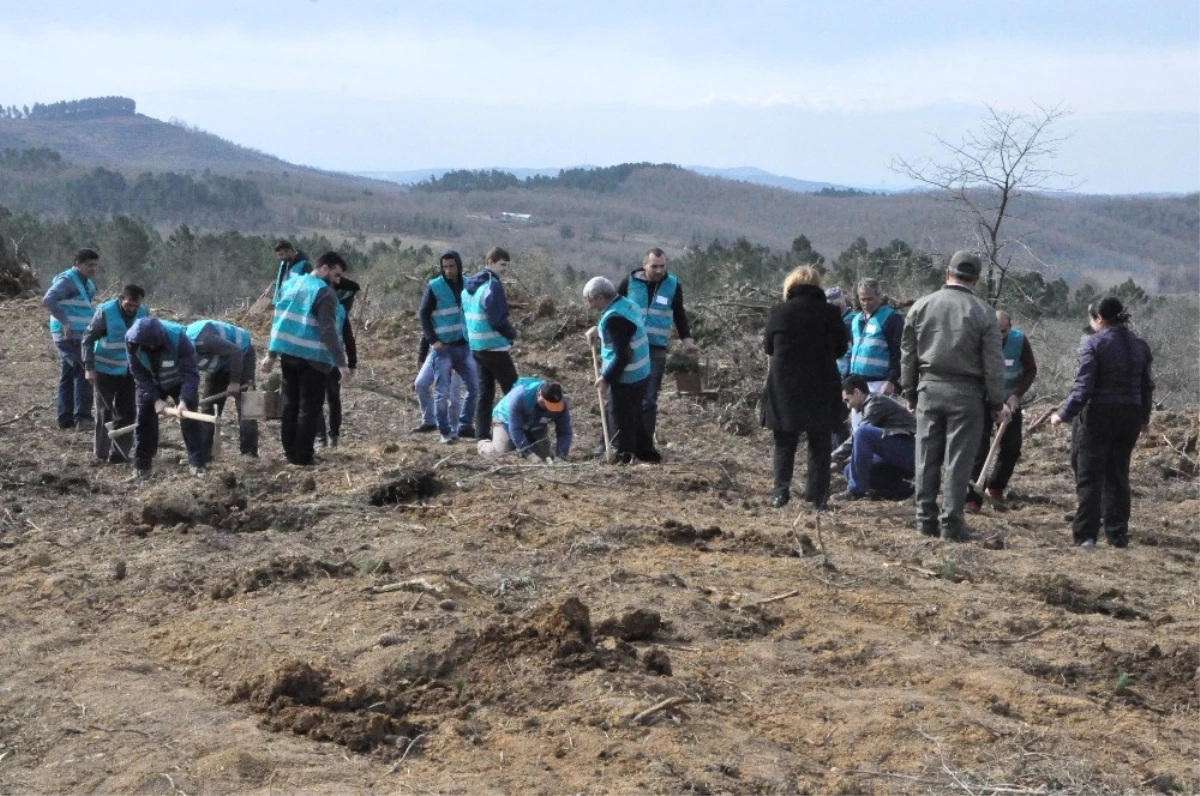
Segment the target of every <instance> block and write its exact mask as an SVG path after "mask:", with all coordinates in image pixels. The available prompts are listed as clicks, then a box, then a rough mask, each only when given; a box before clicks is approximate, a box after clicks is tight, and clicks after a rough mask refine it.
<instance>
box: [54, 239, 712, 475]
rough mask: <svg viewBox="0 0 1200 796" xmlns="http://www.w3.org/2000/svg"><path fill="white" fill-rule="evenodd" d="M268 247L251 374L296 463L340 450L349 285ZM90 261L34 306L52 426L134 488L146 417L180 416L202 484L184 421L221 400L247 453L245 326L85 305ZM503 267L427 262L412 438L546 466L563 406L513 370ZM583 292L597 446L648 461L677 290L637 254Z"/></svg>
mask: <svg viewBox="0 0 1200 796" xmlns="http://www.w3.org/2000/svg"><path fill="white" fill-rule="evenodd" d="M275 253H276V255H277V256H278V264H277V267H276V272H275V279H274V283H273V285H272V286H271V288H270V294H271V300H272V304H273V306H274V313H273V318H272V324H271V332H270V339H269V342H268V345H267V351H266V356H265V357H263V359H262V361H261V362H260V363H258V366H259V369H260V370H261V371H262V372H263V373H270V372H272V371H274V370H275V368H276V366H278V368H279V372H280V392H281V394H282V404H283V407H282V415H281V418H280V420H281V422H280V438H281V442H282V445H283V450H284V456H285V458H286V459H287V461H288V462H289V463H291V464H295V465H300V466H307V465H311V464H313V463H314V456H315V450H316V448H317V447H324V446H329V447H337V445H338V444H339V438H340V434H341V423H342V411H341V386H342V384H344V383H345V382H347V381H349V380H350V379H352V378H353V377H354V373H355V370H356V368H357V351H356V345H355V338H354V331H353V325H352V324H351V322H350V313H351V310H352V309H353V305H354V301H355V297H356V296H357V294H358V293H359V286H358V285H357V284H356V283H354V282H353V281H351V280H350V279H348V278H347V277H346V276H345V273H346V271H347V270H348V265H347V263H346V262H345V260H344V259H343V258H342V257H341V256H340V255H338V254H337V253H336V252H326V253H324V254H322V255H321V256H320V257H319V258H317V260H316V262H315V263H312V262H310V261H309V259H308V257H307V255H305V254H304V253H303V252H302V251H300V250H298V249H297V248H296V247H295V246H293V245H292V244H291V243H290V242H289V241H286V240H280V241H278V242H277V244H276V246H275ZM99 260H100V257H99V255H98V254H97V253H96V252H95V251H93V250H91V249H81V250H80V251H79V252H77V253H76V256H75V263H74V266H73V267H72V268H71V269H69V270H67V271H64V272H62V273H61V274H58V275H57V276H56V277H55V278H54V280H53V283H52V284H51V286H50V289H49V290H48V291H47V292H46V295H45V297H44V298H43V303H44V305H45V306H46V308H47V310H48V311H49V312H50V315H51V321H50V329H51V334H52V336H53V339H54V342H55V345H56V348H57V350H58V353H59V357H60V360H61V373H60V380H59V391H58V408H59V415H58V425H59V427H60V428H63V429H68V428H80V429H84V428H89V429H93V430H94V432H95V444H94V452H95V455H96V457H97V458H98V459H101V460H103V461H106V462H127V463H130V464H132V466H133V475H132V478H134V479H142V478H146V477H149V475H150V474H151V471H152V467H153V460H154V457H155V455H156V453H157V449H158V435H159V434H158V432H159V418H160V416H161V415H164V414H166V413H168V412H170V413H172V414H174V415H175V416H176V417H177V418H178V419H179V421H180V426H181V431H182V435H183V439H184V444H185V447H186V449H187V457H188V464H189V467H190V470H191V472H192V473H193V474H195V475H201V474H203V473H204V469H205V466H206V465H207V463H208V462H209V461H210V460H211V458H212V447H213V426H212V425H211V424H206V423H203V422H201V420H198V419H196V416H195V414H194V413H196V412H198V411H199V410H201V409H202V408H205V409H206V411H207V412H211V413H216V412H217V411H219V410H220V409H222V408H223V406H224V403H225V401H226V399H227V398H233V399H234V400H235V402H236V406H237V409H238V417H239V432H240V433H239V437H240V446H241V452H242V455H244V456H248V457H255V456H257V455H258V426H257V422H256V421H254V420H249V419H244V418H243V417H242V406H241V396H242V393H243V391H245V390H248V389H252V388H253V387H254V385H255V362H256V356H255V350H254V345H253V341H252V338H251V335H250V332H249V331H248V330H247V329H244V328H242V327H239V326H235V325H233V324H230V323H228V322H225V321H220V320H216V319H203V320H198V321H196V322H194V323H192V324H190V325H188V326H183V325H182V324H178V323H174V322H172V321H169V320H163V319H159V318H154V317H151V316H150V315H149V313H148V311H147V309H146V307H144V306H143V301H144V299H145V291H144V290H143V289H142V288H141V287H139V286H137V285H127V286H125V288H124V289H123V290H122V292H121V294H120V295H119V296H117V297H116V298H114V299H112V300H111V301H106V302H103V303H101V304H100V305H99V306H96V303H95V299H96V285H95V283H94V281H93V277H94V276H95V273H96V269H97V267H98V265H99ZM509 266H510V257H509V254H508V252H507V251H505V250H504V249H503V248H500V247H494V248H492V249H491V250H490V251H489V252H488V253H487V254H486V256H485V258H484V265H483V268H482V269H480V271H479V272H478V273H476V274H473V275H471V276H469V277H467V276H465V275H464V273H463V261H462V257H461V256H460V255H459V254H458V252H456V251H453V250H451V251H447V252H446V253H445V254H443V255H442V257H441V258H440V262H439V274H438V275H437V276H436V277H434V278H432V279H430V280H429V282H428V284H427V285H426V288H425V292H424V296H423V298H422V301H421V305H420V308H419V310H418V317H419V319H420V322H421V328H422V332H423V343H422V346H421V352H420V357H421V358H420V360H419V363H418V366H419V372H418V376H417V379H416V382H415V385H414V386H415V389H416V392H417V399H418V404H419V406H420V408H421V413H422V422H421V424H420V425H419V426H418V427H417V428H416V429H414V431H416V432H433V431H436V432H439V433H440V435H441V441H442V442H443V443H446V444H452V443H454V442H456V441H457V440H458V439H460V438H478V439H477V450H478V452H479V454H480V455H482V456H485V457H492V456H499V455H503V454H506V453H512V452H516V453H517V454H518V455H520V456H521V457H523V458H524V459H525V460H527V461H529V462H531V463H533V462H536V463H539V464H554V463H556V462H559V461H562V460H564V459H565V458H566V457H567V456H568V454H569V453H570V450H571V445H572V442H573V438H574V430H573V426H572V423H571V411H570V398H569V397H568V396H567V395H565V394H564V391H563V388H562V385H561V384H559V383H557V382H554V381H551V380H547V379H543V378H540V377H536V376H525V377H520V376H519V375H518V372H517V366H516V363H515V362H514V361H513V358H512V353H511V351H512V343H513V341H514V340H515V339H516V338H517V330H516V329H515V328H514V326H513V323H512V321H511V318H510V314H509V307H508V301H507V297H506V294H505V288H504V282H503V278H504V277H505V276H506V275H507V273H508V269H509ZM584 298H585V299H586V300H587V302H588V304H589V305H590V306H591V307H592V308H593V309H595V310H597V311H598V312H599V313H600V319H599V322H598V323H597V325H596V326H595V327H593V328H592V329H589V330H588V332H587V339H588V340H589V344H591V345H598V348H599V363H600V364H598V365H597V370H596V381H595V386H596V388H597V389H598V391H599V393H600V394H601V395H602V396H603V397H604V398H605V399H606V401H605V402H606V404H607V411H606V422H605V428H606V439H605V443H604V445H603V449H604V450H605V451H606V452H607V453H610V454H611V458H612V460H614V461H618V462H624V463H631V462H633V461H644V462H658V461H661V455H660V454H659V452H658V450H657V449H656V447H655V444H654V433H655V424H656V420H657V399H658V393H659V389H660V387H661V384H662V379H663V375H664V371H665V367H664V366H665V362H666V349H667V344H668V338H669V334H670V329H671V325H672V324H674V325H675V326H676V327H677V329H678V331H679V334H680V336H681V338H683V346H684V350H685V352H686V353H689V354H692V355H695V354H696V353H698V348H697V347H696V346H695V344H694V342H693V341H692V340H691V337H690V331H689V327H688V322H687V315H686V313H685V312H684V310H683V289H682V287H681V286H680V284H679V281H678V280H677V279H676V278H675V276H674V275H673V274H668V273H667V269H666V255H665V254H664V252H663V251H662V250H661V249H651V250H650V251H649V252H647V254H646V258H645V262H644V263H643V266H642V267H641V268H639V269H637V270H635V271H634V272H633V273H631V274H630V275H629V277H628V278H627V279H625V280H623V281H622V282H621V285H620V287H619V288H618V287H614V286H613V284H612V283H611V282H610V281H609V280H607V279H605V278H603V277H597V278H595V279H592V280H591V281H590V282H588V283H587V286H586V287H585V288H584ZM202 373H203V374H204V375H205V376H206V380H205V384H204V389H203V395H201V385H200V375H201V374H202ZM93 385H94V386H95V390H94V391H93ZM168 400H170V401H173V402H174V403H173V405H168V404H167V401H168ZM93 403H94V404H95V410H94V411H95V414H96V418H95V419H93ZM325 404H328V406H329V418H328V424H326V420H325V411H324V406H325ZM189 413H192V414H190V416H189ZM127 423H132V425H133V428H134V430H133V433H132V445H131V444H130V438H129V436H126V435H124V434H122V435H117V434H115V433H114V434H113V436H112V437H111V438H110V436H109V432H110V431H115V429H117V428H118V427H121V428H124V427H125V426H126V424H127ZM550 426H553V427H554V432H555V442H554V445H553V447H552V446H551V444H550V439H549V428H550Z"/></svg>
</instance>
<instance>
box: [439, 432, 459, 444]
mask: <svg viewBox="0 0 1200 796" xmlns="http://www.w3.org/2000/svg"><path fill="white" fill-rule="evenodd" d="M456 442H458V437H456V436H454V435H453V434H443V435H442V444H443V445H453V444H454V443H456Z"/></svg>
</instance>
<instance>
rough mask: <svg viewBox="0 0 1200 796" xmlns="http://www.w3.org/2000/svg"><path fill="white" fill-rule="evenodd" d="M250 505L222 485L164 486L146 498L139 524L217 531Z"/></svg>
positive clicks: (147, 494)
mask: <svg viewBox="0 0 1200 796" xmlns="http://www.w3.org/2000/svg"><path fill="white" fill-rule="evenodd" d="M190 483H194V482H190ZM248 504H249V501H248V500H247V498H246V496H245V494H243V493H241V492H239V491H236V490H235V491H229V490H228V488H226V487H224V486H223V485H220V484H214V485H208V484H205V485H203V486H185V487H181V486H179V485H178V484H164V485H162V486H157V487H154V488H153V489H150V490H148V491H147V492H145V493H144V494H143V495H142V497H141V509H140V511H139V512H138V520H139V521H140V522H141V523H142V524H143V525H150V526H158V525H178V524H179V523H183V524H184V525H188V526H192V525H211V526H213V527H214V528H216V527H221V526H223V525H224V524H225V523H226V521H227V520H228V519H229V517H230V514H231V513H232V512H233V511H234V510H235V509H236V510H238V511H242V510H245V508H246V506H247V505H248Z"/></svg>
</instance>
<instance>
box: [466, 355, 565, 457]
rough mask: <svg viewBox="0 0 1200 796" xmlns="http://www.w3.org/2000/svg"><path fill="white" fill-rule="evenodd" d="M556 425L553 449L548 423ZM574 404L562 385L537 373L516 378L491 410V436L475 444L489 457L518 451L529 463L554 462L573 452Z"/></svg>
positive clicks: (480, 453) (480, 452)
mask: <svg viewBox="0 0 1200 796" xmlns="http://www.w3.org/2000/svg"><path fill="white" fill-rule="evenodd" d="M551 423H553V424H554V436H555V446H554V447H555V450H554V453H551V452H550V435H549V432H548V430H547V426H549V425H550V424H551ZM573 436H574V431H573V430H572V428H571V405H570V401H569V400H568V399H567V397H566V396H565V395H563V390H562V386H561V385H560V384H558V383H557V382H553V381H542V380H541V379H539V378H536V377H534V376H525V377H523V378H520V379H518V380H517V383H516V384H515V385H513V388H512V389H511V390H509V391H508V393H507V394H506V395H505V396H504V397H503V398H501V399H500V403H498V404H496V408H495V409H493V410H492V437H491V439H481V440H479V442H478V443H477V444H476V447H477V448H478V450H479V455H480V456H484V457H487V458H491V457H493V456H500V455H502V454H505V453H509V452H511V451H514V450H515V451H516V452H517V453H518V454H519V455H520V456H521V458H523V459H525V460H526V461H527V462H529V463H530V464H553V463H554V462H555V459H556V458H557V459H565V458H567V454H568V453H570V452H571V440H572V438H573Z"/></svg>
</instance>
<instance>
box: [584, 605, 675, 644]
mask: <svg viewBox="0 0 1200 796" xmlns="http://www.w3.org/2000/svg"><path fill="white" fill-rule="evenodd" d="M661 627H662V616H661V615H659V613H658V611H650V610H647V609H645V608H635V609H634V610H632V611H629V612H628V613H626V614H624V615H623V616H622V617H621V618H620V619H617V618H615V617H613V618H610V619H605V620H604V621H603V622H601V623H600V624H599V625H597V626H596V635H597V636H614V637H616V638H619V639H621V641H649V640H651V639H652V638H654V634H655V633H657V632H658V630H659V628H661Z"/></svg>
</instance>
